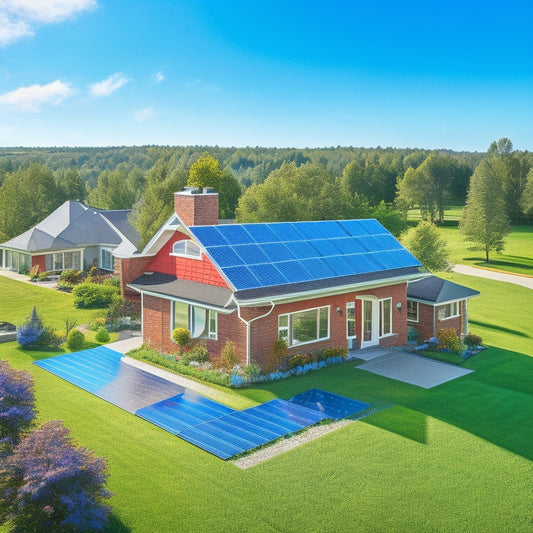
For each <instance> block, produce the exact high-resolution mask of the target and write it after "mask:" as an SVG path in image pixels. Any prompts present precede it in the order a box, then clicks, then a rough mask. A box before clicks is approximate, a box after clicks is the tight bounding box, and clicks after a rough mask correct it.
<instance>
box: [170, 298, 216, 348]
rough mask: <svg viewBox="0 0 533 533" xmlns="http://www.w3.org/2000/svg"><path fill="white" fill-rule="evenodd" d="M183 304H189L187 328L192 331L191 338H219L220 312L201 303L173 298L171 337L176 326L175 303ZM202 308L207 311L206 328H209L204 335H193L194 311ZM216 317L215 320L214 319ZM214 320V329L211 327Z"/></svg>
mask: <svg viewBox="0 0 533 533" xmlns="http://www.w3.org/2000/svg"><path fill="white" fill-rule="evenodd" d="M177 303H179V304H182V305H186V306H187V329H188V330H189V331H190V332H191V338H195V339H207V340H214V341H216V340H218V313H217V311H215V310H214V309H210V308H209V307H202V306H200V305H193V304H190V303H188V302H182V301H179V300H172V306H171V307H172V322H171V323H172V329H171V331H170V338H172V331H173V330H174V328H176V324H175V304H177ZM195 308H197V309H202V310H204V311H206V328H207V335H203V336H200V337H192V330H191V323H192V316H193V313H194V309H195ZM213 319H214V320H213ZM212 322H213V323H214V330H213V329H212V328H211V326H212ZM178 327H182V326H178ZM204 331H205V328H204Z"/></svg>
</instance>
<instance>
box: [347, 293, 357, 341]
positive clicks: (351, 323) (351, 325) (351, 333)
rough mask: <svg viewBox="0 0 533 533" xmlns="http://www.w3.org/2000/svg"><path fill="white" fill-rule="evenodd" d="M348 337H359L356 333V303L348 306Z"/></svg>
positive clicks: (349, 303) (350, 303)
mask: <svg viewBox="0 0 533 533" xmlns="http://www.w3.org/2000/svg"><path fill="white" fill-rule="evenodd" d="M346 336H347V337H348V338H353V337H357V334H356V332H355V302H348V303H347V304H346Z"/></svg>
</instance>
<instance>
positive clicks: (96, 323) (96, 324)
mask: <svg viewBox="0 0 533 533" xmlns="http://www.w3.org/2000/svg"><path fill="white" fill-rule="evenodd" d="M105 324H106V319H105V318H104V317H101V316H99V317H98V318H95V319H94V320H91V322H89V325H88V329H90V330H91V331H98V330H99V329H100V328H101V327H102V326H105Z"/></svg>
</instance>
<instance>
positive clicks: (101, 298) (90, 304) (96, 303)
mask: <svg viewBox="0 0 533 533" xmlns="http://www.w3.org/2000/svg"><path fill="white" fill-rule="evenodd" d="M72 293H73V294H74V297H75V298H74V305H75V306H76V307H78V308H82V309H95V308H102V307H108V306H109V305H110V304H111V303H112V302H113V297H114V296H115V295H116V294H117V290H116V289H115V287H111V286H109V285H98V284H97V283H90V282H87V281H85V282H83V283H80V284H79V285H76V287H74V289H73V290H72Z"/></svg>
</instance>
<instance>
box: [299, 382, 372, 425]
mask: <svg viewBox="0 0 533 533" xmlns="http://www.w3.org/2000/svg"><path fill="white" fill-rule="evenodd" d="M289 401H290V402H291V403H295V404H297V405H301V406H303V407H307V408H308V409H312V410H314V411H318V412H320V413H322V414H323V415H325V416H326V417H327V418H331V419H334V420H340V419H342V418H346V417H348V416H353V415H355V414H357V413H360V412H361V411H364V410H365V409H368V408H369V407H370V404H368V403H365V402H359V401H357V400H353V399H352V398H347V397H346V396H340V395H339V394H334V393H332V392H327V391H323V390H320V389H311V390H308V391H305V392H302V393H300V394H297V395H296V396H293V397H292V398H291V399H290V400H289Z"/></svg>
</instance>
